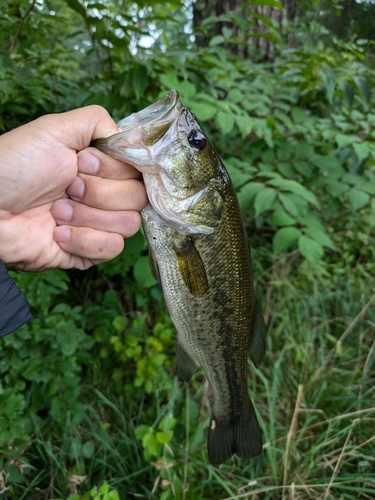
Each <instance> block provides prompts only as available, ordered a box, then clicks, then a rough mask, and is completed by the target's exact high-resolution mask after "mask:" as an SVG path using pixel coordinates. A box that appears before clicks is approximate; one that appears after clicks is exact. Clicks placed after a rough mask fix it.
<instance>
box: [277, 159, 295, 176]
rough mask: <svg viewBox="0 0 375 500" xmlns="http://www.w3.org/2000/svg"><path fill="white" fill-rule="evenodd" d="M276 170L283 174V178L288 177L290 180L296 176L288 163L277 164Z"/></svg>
mask: <svg viewBox="0 0 375 500" xmlns="http://www.w3.org/2000/svg"><path fill="white" fill-rule="evenodd" d="M277 169H278V171H279V172H280V173H281V174H283V176H284V177H289V178H290V179H291V178H293V177H295V175H296V173H295V171H294V168H293V166H292V165H291V164H290V163H284V162H280V163H278V164H277Z"/></svg>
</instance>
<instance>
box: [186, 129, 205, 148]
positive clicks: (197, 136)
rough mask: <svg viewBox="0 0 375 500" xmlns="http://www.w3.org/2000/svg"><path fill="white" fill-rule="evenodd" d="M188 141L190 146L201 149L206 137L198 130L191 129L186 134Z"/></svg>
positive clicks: (203, 146)
mask: <svg viewBox="0 0 375 500" xmlns="http://www.w3.org/2000/svg"><path fill="white" fill-rule="evenodd" d="M188 141H189V144H190V146H191V147H192V148H194V149H198V150H199V151H202V149H204V148H205V147H206V144H207V139H206V137H205V136H204V134H202V132H201V131H200V130H192V131H191V132H190V134H189V135H188Z"/></svg>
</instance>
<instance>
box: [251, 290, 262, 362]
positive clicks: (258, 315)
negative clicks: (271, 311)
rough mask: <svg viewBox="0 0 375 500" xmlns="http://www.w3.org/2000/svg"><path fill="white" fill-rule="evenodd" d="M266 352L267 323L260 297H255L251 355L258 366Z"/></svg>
mask: <svg viewBox="0 0 375 500" xmlns="http://www.w3.org/2000/svg"><path fill="white" fill-rule="evenodd" d="M265 352H266V324H265V322H264V318H263V313H262V310H261V308H260V305H259V302H258V299H257V298H255V304H254V319H253V329H252V332H251V338H250V345H249V355H250V358H251V360H252V362H253V363H254V365H255V366H256V367H258V366H259V365H260V363H261V362H262V359H263V357H264V354H265Z"/></svg>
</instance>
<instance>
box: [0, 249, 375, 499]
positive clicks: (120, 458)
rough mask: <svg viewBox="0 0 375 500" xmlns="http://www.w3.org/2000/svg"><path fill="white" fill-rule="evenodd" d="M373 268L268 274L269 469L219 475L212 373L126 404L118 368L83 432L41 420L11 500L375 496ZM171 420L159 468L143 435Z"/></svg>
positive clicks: (234, 464) (101, 389)
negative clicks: (93, 492)
mask: <svg viewBox="0 0 375 500" xmlns="http://www.w3.org/2000/svg"><path fill="white" fill-rule="evenodd" d="M368 266H369V264H363V263H362V264H358V265H355V266H353V265H348V266H347V268H345V266H344V271H345V272H343V265H342V263H341V265H338V264H337V266H336V267H335V265H333V264H332V265H331V266H330V267H321V268H317V269H315V270H313V269H311V267H310V266H309V265H308V264H307V263H301V262H300V260H299V257H298V256H297V255H296V253H292V254H289V255H286V256H284V257H282V258H281V259H280V260H278V261H276V262H275V263H273V264H272V265H271V266H270V267H269V268H268V269H267V270H266V271H264V272H263V273H261V274H260V273H259V277H258V279H257V290H258V295H259V296H260V299H261V301H262V303H263V309H264V310H265V315H266V318H267V321H268V323H269V328H268V351H267V356H266V359H265V360H264V362H263V364H262V365H261V367H260V368H259V369H258V370H254V369H253V368H252V367H251V366H250V367H249V368H250V380H249V391H250V394H251V397H252V399H253V401H254V402H255V404H256V407H257V411H258V416H259V421H260V423H261V427H262V430H263V435H264V451H263V454H262V456H260V457H259V458H256V459H254V460H252V461H249V462H246V461H241V460H239V459H237V458H233V459H232V460H231V461H229V462H228V463H226V464H224V465H222V466H220V467H219V468H213V467H211V466H210V465H209V464H208V461H207V455H206V449H205V443H206V434H207V426H208V422H209V400H210V393H209V388H208V386H207V383H206V382H205V379H204V375H203V374H202V373H199V374H197V375H196V376H195V378H194V380H193V383H192V384H191V385H190V386H189V387H187V386H185V385H183V384H181V383H180V382H179V381H178V380H177V378H176V376H175V372H173V370H171V369H170V368H166V369H165V370H166V374H167V375H166V376H165V377H164V376H163V380H162V382H160V384H159V386H158V387H157V390H156V391H155V392H154V393H153V394H149V395H147V394H144V393H142V391H137V392H134V397H131V398H129V397H126V398H125V397H124V396H123V395H121V394H119V393H118V390H117V389H116V390H114V389H113V388H112V387H111V385H110V382H109V381H110V378H109V377H108V370H110V368H111V365H108V364H107V365H106V367H105V373H106V376H105V377H103V382H102V383H101V378H100V377H101V376H100V371H99V372H98V371H97V367H96V368H95V370H92V372H90V370H88V371H87V372H86V373H87V375H86V380H85V384H86V388H85V390H84V391H83V393H82V395H81V396H80V398H81V400H82V401H83V402H85V403H87V404H88V409H87V411H86V413H85V416H84V419H83V420H82V421H81V422H80V423H79V424H78V425H73V424H72V423H71V421H70V417H69V414H67V415H66V419H65V421H64V423H63V424H59V423H57V422H55V421H54V420H53V419H51V418H50V417H48V416H45V417H41V416H38V417H34V421H33V425H31V426H30V428H31V429H33V432H32V433H31V434H30V435H31V439H30V440H29V442H28V443H27V446H25V447H24V449H23V450H22V451H19V450H18V451H17V453H18V455H17V456H13V457H12V453H9V457H8V459H7V460H5V461H4V467H3V472H2V476H0V491H1V490H2V496H1V498H2V499H3V500H16V499H17V500H23V499H25V500H26V499H27V500H42V499H43V500H44V499H64V500H66V499H68V498H69V495H70V494H73V493H79V492H81V493H80V495H82V494H83V493H84V492H88V491H90V489H92V488H93V487H94V486H95V485H96V486H98V487H99V486H100V485H102V484H103V483H104V482H105V481H107V482H108V483H109V485H110V488H111V489H116V490H117V491H118V492H119V496H120V498H121V499H138V498H140V499H141V498H143V499H155V500H156V499H161V500H169V499H173V498H177V499H182V500H184V499H189V500H203V499H204V500H207V499H213V500H216V499H222V500H224V499H225V500H234V499H252V500H260V499H262V500H308V499H314V500H332V499H335V500H337V499H339V500H351V499H353V500H354V499H363V500H364V499H373V498H375V432H374V429H375V384H374V381H375V363H374V362H375V340H374V338H375V335H374V333H375V320H374V314H373V313H374V310H375V294H374V290H375V286H374V281H375V278H374V275H373V273H371V272H369V271H368ZM336 268H337V272H336V271H335V269H336ZM327 269H329V272H328V271H327ZM110 362H111V363H112V362H113V360H110ZM107 363H108V361H107ZM117 363H118V360H117ZM90 373H95V377H94V379H93V378H92V375H90ZM90 377H91V378H90ZM104 381H105V383H104ZM166 381H167V382H166ZM168 381H169V382H168ZM171 416H173V418H174V419H176V424H175V427H174V429H173V438H172V440H170V441H168V442H166V443H165V444H164V445H163V446H162V447H161V453H160V454H159V456H158V457H155V456H153V457H149V458H148V459H145V457H144V450H143V447H142V442H141V441H140V440H139V439H136V437H135V434H134V432H135V429H136V428H137V426H139V425H140V424H146V425H148V426H150V427H153V428H154V429H158V426H159V425H160V424H161V423H162V422H163V421H168V418H169V417H171ZM163 419H164V420H163ZM166 419H167V420H166ZM146 448H147V447H146ZM80 481H81V483H80V484H78V483H79V482H80ZM71 498H73V497H71ZM76 498H81V497H80V496H78V497H76ZM91 498H92V497H91ZM97 498H98V499H104V498H105V497H104V494H103V495H102V496H98V497H97Z"/></svg>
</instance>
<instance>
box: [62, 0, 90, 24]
mask: <svg viewBox="0 0 375 500" xmlns="http://www.w3.org/2000/svg"><path fill="white" fill-rule="evenodd" d="M64 1H65V3H66V4H67V5H68V6H69V7H70V8H71V9H72V10H74V11H75V12H77V13H78V14H79V15H80V16H81V17H83V19H84V20H85V21H86V22H87V16H86V9H85V8H84V7H83V6H82V5H81V4H80V2H79V1H78V0H64Z"/></svg>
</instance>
